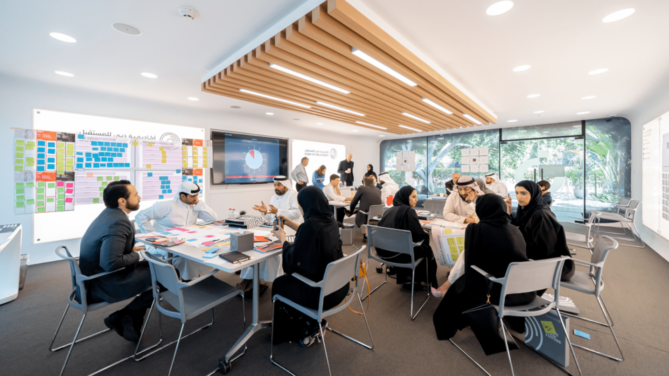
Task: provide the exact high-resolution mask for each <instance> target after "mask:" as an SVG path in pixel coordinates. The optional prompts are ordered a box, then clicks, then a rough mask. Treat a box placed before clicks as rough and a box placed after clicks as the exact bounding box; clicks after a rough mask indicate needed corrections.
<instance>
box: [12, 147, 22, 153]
mask: <svg viewBox="0 0 669 376" xmlns="http://www.w3.org/2000/svg"><path fill="white" fill-rule="evenodd" d="M23 150H24V147H23V146H15V147H14V151H20V152H23Z"/></svg>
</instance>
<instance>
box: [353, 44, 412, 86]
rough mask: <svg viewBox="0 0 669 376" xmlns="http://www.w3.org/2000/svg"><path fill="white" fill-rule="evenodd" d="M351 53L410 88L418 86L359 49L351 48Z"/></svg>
mask: <svg viewBox="0 0 669 376" xmlns="http://www.w3.org/2000/svg"><path fill="white" fill-rule="evenodd" d="M351 52H352V53H353V55H355V56H357V57H359V58H361V59H362V60H364V61H366V62H368V63H370V64H372V65H373V66H375V67H377V68H379V69H381V70H382V71H384V72H386V73H388V74H389V75H391V76H393V77H395V78H397V79H398V80H400V81H402V82H404V83H405V84H407V85H409V86H417V85H418V84H417V83H415V82H413V81H411V80H410V79H408V78H406V77H404V76H402V75H401V74H399V73H397V72H395V71H394V70H392V69H390V68H389V67H387V66H386V65H384V64H382V63H381V62H380V61H378V60H376V59H374V58H373V57H371V56H369V55H367V54H366V53H364V52H362V51H360V50H358V49H357V48H353V47H351Z"/></svg>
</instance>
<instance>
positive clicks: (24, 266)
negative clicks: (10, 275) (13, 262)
mask: <svg viewBox="0 0 669 376" xmlns="http://www.w3.org/2000/svg"><path fill="white" fill-rule="evenodd" d="M29 261H30V257H29V255H28V254H22V255H21V267H20V269H19V290H23V285H25V283H26V274H27V273H28V262H29Z"/></svg>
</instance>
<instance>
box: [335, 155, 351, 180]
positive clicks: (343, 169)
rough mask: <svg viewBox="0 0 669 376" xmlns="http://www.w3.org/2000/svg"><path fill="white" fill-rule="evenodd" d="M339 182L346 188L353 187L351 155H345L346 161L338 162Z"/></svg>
mask: <svg viewBox="0 0 669 376" xmlns="http://www.w3.org/2000/svg"><path fill="white" fill-rule="evenodd" d="M337 172H338V173H339V177H340V179H341V182H342V183H344V184H345V185H346V186H347V187H350V186H352V185H353V154H351V153H348V154H346V159H345V160H343V161H341V162H339V168H338V169H337Z"/></svg>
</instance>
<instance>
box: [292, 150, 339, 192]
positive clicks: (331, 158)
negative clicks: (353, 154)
mask: <svg viewBox="0 0 669 376" xmlns="http://www.w3.org/2000/svg"><path fill="white" fill-rule="evenodd" d="M292 141H293V142H292V146H291V156H292V164H291V165H290V166H288V175H289V176H290V173H291V172H292V171H293V169H294V168H295V166H297V164H298V163H300V161H301V160H302V157H307V158H309V165H307V168H306V170H307V175H308V177H309V185H313V184H314V182H313V181H311V180H312V174H313V173H314V171H316V170H318V167H320V166H321V165H325V169H326V171H325V179H324V180H323V185H328V184H330V175H332V174H337V175H339V173H337V168H339V162H340V161H342V160H344V159H346V146H344V145H338V144H326V143H323V142H314V141H305V140H292ZM291 182H292V183H293V187H294V186H295V182H294V181H292V179H291Z"/></svg>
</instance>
